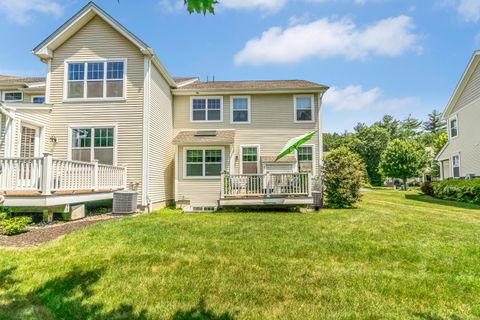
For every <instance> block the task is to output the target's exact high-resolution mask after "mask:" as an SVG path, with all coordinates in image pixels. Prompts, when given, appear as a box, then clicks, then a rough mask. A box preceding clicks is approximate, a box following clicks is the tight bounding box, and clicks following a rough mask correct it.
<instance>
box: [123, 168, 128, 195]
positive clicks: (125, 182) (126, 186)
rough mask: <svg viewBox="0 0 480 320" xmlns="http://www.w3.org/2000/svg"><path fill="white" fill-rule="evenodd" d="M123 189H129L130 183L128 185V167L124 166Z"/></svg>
mask: <svg viewBox="0 0 480 320" xmlns="http://www.w3.org/2000/svg"><path fill="white" fill-rule="evenodd" d="M123 168H124V170H123V189H128V183H127V165H126V164H124V165H123Z"/></svg>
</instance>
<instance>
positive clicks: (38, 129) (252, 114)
mask: <svg viewBox="0 0 480 320" xmlns="http://www.w3.org/2000/svg"><path fill="white" fill-rule="evenodd" d="M33 54H35V55H36V56H37V57H39V58H40V60H41V61H42V62H43V63H45V65H46V69H47V74H46V77H45V80H44V81H43V87H41V85H42V81H38V82H39V83H40V84H38V83H37V85H38V88H37V89H38V90H39V92H35V95H36V96H33V91H32V95H30V94H29V93H27V91H28V90H29V89H28V88H27V87H28V81H25V83H23V84H21V83H19V84H18V85H20V86H23V87H22V88H20V87H18V88H16V89H15V90H13V89H12V90H11V91H9V92H7V95H6V96H5V97H7V98H8V99H3V102H2V103H1V104H0V111H2V113H1V117H2V118H1V119H2V122H1V123H4V122H5V123H7V122H8V123H14V122H15V123H16V124H15V126H16V128H17V129H15V130H13V129H12V128H13V127H14V126H13V125H2V127H1V128H0V130H1V131H0V132H1V133H2V134H3V135H6V136H8V137H9V139H8V141H7V140H4V141H5V142H4V144H3V145H4V146H3V147H2V149H1V150H7V152H3V153H2V154H1V155H0V157H3V160H0V161H3V165H2V170H1V171H0V191H3V192H4V193H5V194H6V195H7V198H8V197H10V198H12V199H21V201H23V203H24V204H25V203H33V202H31V201H30V202H29V201H27V200H28V199H31V198H41V199H42V201H43V203H45V204H46V205H50V204H52V205H53V204H54V203H55V204H57V203H58V202H59V200H58V201H56V202H55V201H53V200H51V199H54V198H55V199H56V198H59V197H60V195H65V194H67V193H69V192H70V193H72V194H74V195H71V196H70V198H68V199H69V200H68V201H70V202H75V201H76V202H79V201H80V200H85V201H86V200H88V199H94V198H95V199H98V198H101V196H100V194H101V195H102V196H103V197H111V193H112V192H114V191H115V190H118V189H123V188H135V189H136V190H137V192H138V194H139V198H138V205H139V206H140V207H147V208H150V209H155V208H158V207H162V206H164V205H166V204H167V203H169V202H171V201H178V202H179V203H181V205H182V207H183V208H184V209H185V210H192V211H204V210H211V209H215V208H217V207H218V206H220V205H230V204H233V205H235V204H269V203H272V204H308V203H311V191H312V186H311V183H312V178H313V177H314V176H316V175H317V174H318V171H319V165H320V162H321V158H322V154H321V152H322V148H321V145H322V141H321V135H320V134H319V133H317V134H316V135H315V137H314V138H313V139H312V140H311V141H310V142H309V143H307V144H306V145H304V146H303V147H302V148H300V149H299V150H298V152H297V153H296V154H294V155H291V156H287V157H285V158H284V159H282V160H281V161H277V162H275V156H276V155H277V154H278V152H279V151H280V150H281V149H282V147H283V146H284V145H285V143H286V142H287V141H288V140H289V139H291V138H293V137H295V136H298V135H302V134H305V133H308V132H310V131H313V130H318V131H319V132H321V101H322V96H323V94H324V92H325V91H326V90H327V89H328V87H326V86H323V85H320V84H317V83H313V82H309V81H303V80H290V81H217V82H201V81H199V79H198V78H196V77H182V78H174V77H171V76H170V74H169V73H168V72H167V70H166V69H165V67H164V66H163V65H162V63H161V62H160V60H159V59H158V57H157V56H156V54H155V53H154V51H153V49H152V48H150V47H149V46H148V45H147V44H146V43H145V42H143V41H142V40H141V39H139V38H138V37H137V36H135V35H134V34H132V33H131V32H129V31H128V30H127V29H126V28H125V27H123V26H122V25H121V24H120V23H119V22H117V21H116V20H115V19H113V18H112V17H111V16H109V15H108V14H107V13H106V12H105V11H103V10H102V9H101V8H99V7H98V6H97V5H96V4H94V3H89V4H88V5H86V6H85V7H84V8H82V9H81V10H80V11H79V12H78V13H77V14H75V15H74V16H73V17H72V18H71V19H69V20H68V21H67V22H66V23H65V24H63V25H62V26H61V27H60V28H59V29H57V30H56V31H54V32H53V33H52V34H51V35H50V36H49V37H47V38H46V39H45V40H44V41H42V42H41V43H40V44H39V45H38V46H37V47H35V48H34V50H33ZM0 80H1V79H0ZM0 85H1V82H0ZM0 90H2V87H0ZM42 90H43V91H42ZM18 92H21V93H22V99H23V100H25V99H30V100H28V103H26V105H25V101H24V102H23V103H20V101H12V100H11V99H13V98H19V99H20V96H19V94H18ZM35 97H37V98H38V99H37V100H35V101H34V100H33V99H35ZM39 97H44V99H43V100H41V99H40V98H39ZM22 104H23V105H25V106H24V109H22V107H21V105H22ZM19 112H23V113H27V114H29V113H31V114H35V113H37V112H41V113H42V115H44V116H45V117H44V118H42V120H41V121H40V120H38V121H35V120H34V121H30V119H31V118H32V117H31V116H28V115H26V116H24V115H19ZM22 123H23V126H24V127H25V128H27V127H28V128H30V129H31V130H33V134H31V132H30V131H28V130H26V131H25V132H24V131H22V130H23V129H22V128H23V127H22ZM18 128H19V129H18ZM28 134H30V136H28V137H29V138H28V139H27V138H26V137H27V135H28ZM32 135H33V136H32ZM7 145H8V146H7ZM32 145H34V147H33V148H32ZM15 150H17V151H15ZM22 150H23V151H22ZM25 150H27V151H28V152H26V151H25ZM22 158H23V160H22ZM0 164H1V163H0ZM2 175H3V176H2ZM7 175H10V176H15V177H16V179H9V178H7ZM2 179H3V180H2ZM2 181H3V182H2ZM26 191H29V192H33V193H32V194H29V196H31V198H27V196H26V195H25V194H24V193H25V192H26ZM15 192H22V195H21V196H20V195H17V194H15ZM80 195H82V197H83V198H84V199H80V198H79V197H81V196H80ZM33 196H35V197H33ZM74 196H75V197H76V198H75V197H74ZM15 197H17V198H15ZM62 199H67V197H65V196H64V197H63V198H62ZM19 201H20V200H17V202H11V203H18V202H19ZM49 201H50V202H49ZM65 201H66V200H65Z"/></svg>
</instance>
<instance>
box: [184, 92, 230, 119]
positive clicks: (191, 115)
mask: <svg viewBox="0 0 480 320" xmlns="http://www.w3.org/2000/svg"><path fill="white" fill-rule="evenodd" d="M195 99H205V108H206V109H205V120H193V100H195ZM208 99H220V120H208V103H207V100H208ZM190 122H191V123H202V122H207V123H208V122H223V96H190Z"/></svg>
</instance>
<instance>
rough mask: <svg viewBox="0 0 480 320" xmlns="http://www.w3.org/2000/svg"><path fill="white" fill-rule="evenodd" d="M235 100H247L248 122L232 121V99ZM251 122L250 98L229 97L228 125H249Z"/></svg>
mask: <svg viewBox="0 0 480 320" xmlns="http://www.w3.org/2000/svg"><path fill="white" fill-rule="evenodd" d="M235 98H237V99H238V98H246V99H247V101H248V102H247V112H248V120H247V121H233V111H234V110H233V99H235ZM251 122H252V102H251V96H230V124H235V125H237V124H250V123H251Z"/></svg>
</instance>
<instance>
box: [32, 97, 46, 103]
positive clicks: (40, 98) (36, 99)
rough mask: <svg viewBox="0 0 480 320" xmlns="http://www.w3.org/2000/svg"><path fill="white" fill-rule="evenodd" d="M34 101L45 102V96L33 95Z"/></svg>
mask: <svg viewBox="0 0 480 320" xmlns="http://www.w3.org/2000/svg"><path fill="white" fill-rule="evenodd" d="M32 103H39V104H42V103H45V96H33V97H32Z"/></svg>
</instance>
